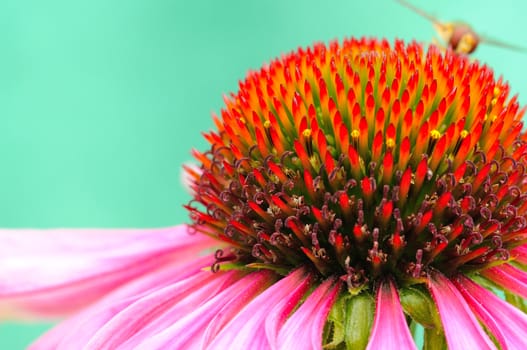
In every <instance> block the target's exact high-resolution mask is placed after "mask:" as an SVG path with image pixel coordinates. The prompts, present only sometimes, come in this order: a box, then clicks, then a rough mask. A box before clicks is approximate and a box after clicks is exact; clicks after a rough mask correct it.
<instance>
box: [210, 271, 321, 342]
mask: <svg viewBox="0 0 527 350" xmlns="http://www.w3.org/2000/svg"><path fill="white" fill-rule="evenodd" d="M310 282H311V277H309V276H308V275H307V273H306V271H305V270H304V269H297V270H295V271H293V272H292V273H290V274H289V275H288V276H286V277H284V278H283V279H281V280H280V281H278V282H276V283H275V284H273V285H272V286H271V287H269V288H268V289H267V290H265V291H264V292H263V293H262V294H260V295H259V296H257V297H256V298H254V299H253V300H252V301H251V302H250V303H249V304H248V305H247V306H246V307H245V308H243V309H242V310H241V311H240V312H239V313H238V314H237V315H236V316H235V317H234V318H233V319H232V320H230V322H228V323H227V324H226V325H225V326H223V325H224V324H225V323H226V321H227V319H226V318H224V317H221V315H219V316H217V317H215V318H214V319H213V320H212V321H211V322H210V324H209V326H208V328H207V329H206V331H205V335H204V339H203V344H202V346H201V348H203V349H218V350H224V349H229V348H230V347H231V346H232V344H236V347H237V348H239V349H262V350H263V349H269V348H270V344H269V341H268V339H267V337H266V334H265V319H266V317H267V314H268V312H267V310H268V309H269V308H270V307H271V306H272V305H276V304H278V303H279V302H280V301H282V300H284V299H287V300H288V301H289V302H290V303H291V304H293V305H295V306H296V305H298V303H299V302H300V300H301V298H302V297H303V295H304V293H303V291H305V290H306V288H307V286H308V285H309V283H310Z"/></svg>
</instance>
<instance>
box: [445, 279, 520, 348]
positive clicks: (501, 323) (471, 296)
mask: <svg viewBox="0 0 527 350" xmlns="http://www.w3.org/2000/svg"><path fill="white" fill-rule="evenodd" d="M453 282H454V283H455V285H456V286H457V288H458V290H459V291H460V292H461V294H463V296H464V297H465V300H466V301H467V302H468V304H469V305H470V307H471V308H472V310H474V312H475V313H476V315H478V317H479V319H480V320H482V321H483V323H484V324H485V325H486V326H487V327H488V328H489V330H490V331H491V332H492V333H493V334H494V336H495V337H496V339H497V340H498V342H499V343H500V344H501V346H502V347H503V348H505V349H517V350H523V349H525V347H526V342H527V315H526V314H524V313H523V312H522V311H520V310H518V309H517V308H515V307H514V306H512V305H511V304H509V303H507V302H506V301H504V300H502V299H500V298H498V297H497V296H496V295H494V294H492V293H491V292H489V291H488V290H486V289H485V288H483V287H481V286H479V285H478V284H476V283H474V282H472V281H471V280H470V279H468V278H466V277H464V276H459V277H458V278H457V280H454V281H453Z"/></svg>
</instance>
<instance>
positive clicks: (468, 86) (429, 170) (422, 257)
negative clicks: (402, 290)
mask: <svg viewBox="0 0 527 350" xmlns="http://www.w3.org/2000/svg"><path fill="white" fill-rule="evenodd" d="M239 88H240V89H239V91H238V92H237V93H235V94H232V95H230V97H227V98H226V101H225V103H226V107H225V108H224V109H223V110H222V111H221V113H220V117H215V123H216V126H217V130H216V131H213V132H210V133H208V134H205V138H206V140H207V141H208V142H209V143H210V145H211V147H210V149H209V150H208V151H206V152H198V151H195V152H194V155H195V158H196V159H197V160H198V161H199V162H200V163H201V164H202V166H201V169H200V172H196V171H192V172H191V176H190V178H191V179H193V180H194V182H195V183H194V185H192V186H191V188H192V189H193V190H194V192H195V193H194V201H193V204H190V205H189V206H188V208H189V210H190V211H191V213H192V218H193V220H194V223H195V226H196V228H198V229H199V230H200V231H202V232H206V233H207V234H210V235H213V236H216V237H217V238H218V239H220V240H223V241H225V242H227V244H228V245H230V246H231V250H232V251H231V252H229V254H225V255H224V256H229V257H232V260H235V261H234V263H238V264H242V265H248V266H258V267H260V268H261V267H266V266H267V267H269V268H271V269H275V270H280V271H284V269H285V270H286V271H287V270H291V269H293V268H295V267H297V266H300V265H310V266H312V267H313V269H315V270H318V271H319V272H320V274H322V275H339V276H340V277H341V278H342V279H343V280H351V278H348V277H350V276H348V274H350V273H351V272H350V271H362V272H361V273H360V276H362V277H361V278H362V280H361V281H358V280H357V278H356V276H355V275H354V276H355V277H354V278H353V280H354V285H355V287H356V285H357V284H361V283H362V284H366V283H372V282H373V281H375V280H377V278H378V277H381V276H385V275H390V276H392V278H394V279H396V280H400V281H402V280H404V281H406V282H408V281H419V280H420V279H421V278H422V277H423V276H424V274H427V273H429V272H430V271H432V270H433V269H435V270H440V271H442V272H443V273H445V274H452V273H456V272H458V271H460V270H463V271H465V270H466V271H478V270H482V269H485V268H486V267H488V266H495V265H496V264H499V263H501V262H503V261H506V260H507V257H508V251H509V250H510V249H512V248H514V247H516V246H518V245H520V244H523V243H524V242H525V241H526V237H527V236H526V235H525V231H526V226H527V225H526V223H527V220H526V217H525V216H526V212H527V206H526V205H525V203H526V200H527V193H526V190H527V182H526V181H525V180H524V175H525V174H524V173H525V169H526V166H527V164H526V154H527V144H526V141H527V136H525V134H524V133H522V123H521V117H522V115H523V113H524V109H520V108H519V106H518V103H517V101H516V99H515V98H512V99H511V98H509V96H508V92H509V88H508V86H507V85H506V84H505V83H504V82H503V81H501V80H498V81H496V80H494V78H493V73H492V71H491V70H490V69H489V68H487V67H486V66H481V65H480V64H479V63H478V62H471V61H468V60H467V58H465V57H463V56H459V55H456V54H454V53H452V52H446V53H442V52H440V51H439V50H438V49H437V48H435V47H430V48H428V50H427V51H425V50H424V49H423V47H421V46H420V45H419V44H416V43H411V44H408V45H406V44H404V43H403V42H401V41H396V42H395V43H394V44H393V45H390V44H389V43H388V42H387V41H384V40H383V41H378V40H372V39H359V40H357V39H349V40H345V41H343V42H342V43H338V42H333V43H331V44H330V45H329V46H326V45H324V44H315V45H313V46H312V47H309V48H306V49H298V51H296V52H292V53H290V54H287V55H284V56H282V57H281V58H279V59H275V60H273V61H271V63H270V64H268V65H266V66H264V67H263V68H261V69H260V70H258V71H256V72H253V73H250V74H249V75H248V76H247V78H246V79H245V80H244V81H242V82H240V84H239ZM253 263H256V264H253ZM251 264H252V265H251ZM277 267H279V268H277Z"/></svg>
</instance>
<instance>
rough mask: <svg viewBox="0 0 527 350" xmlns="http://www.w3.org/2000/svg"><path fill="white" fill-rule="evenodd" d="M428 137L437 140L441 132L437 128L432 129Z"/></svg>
mask: <svg viewBox="0 0 527 350" xmlns="http://www.w3.org/2000/svg"><path fill="white" fill-rule="evenodd" d="M430 137H431V138H432V139H434V140H437V139H438V138H440V137H441V133H440V132H439V131H438V130H437V129H434V130H432V131H430Z"/></svg>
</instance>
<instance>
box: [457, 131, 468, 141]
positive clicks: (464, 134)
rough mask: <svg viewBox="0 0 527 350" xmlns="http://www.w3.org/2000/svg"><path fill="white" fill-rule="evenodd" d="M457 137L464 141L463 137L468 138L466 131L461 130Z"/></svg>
mask: <svg viewBox="0 0 527 350" xmlns="http://www.w3.org/2000/svg"><path fill="white" fill-rule="evenodd" d="M459 136H460V137H461V138H462V139H464V138H465V137H467V136H468V131H467V130H462V131H461V132H460V133H459Z"/></svg>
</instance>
